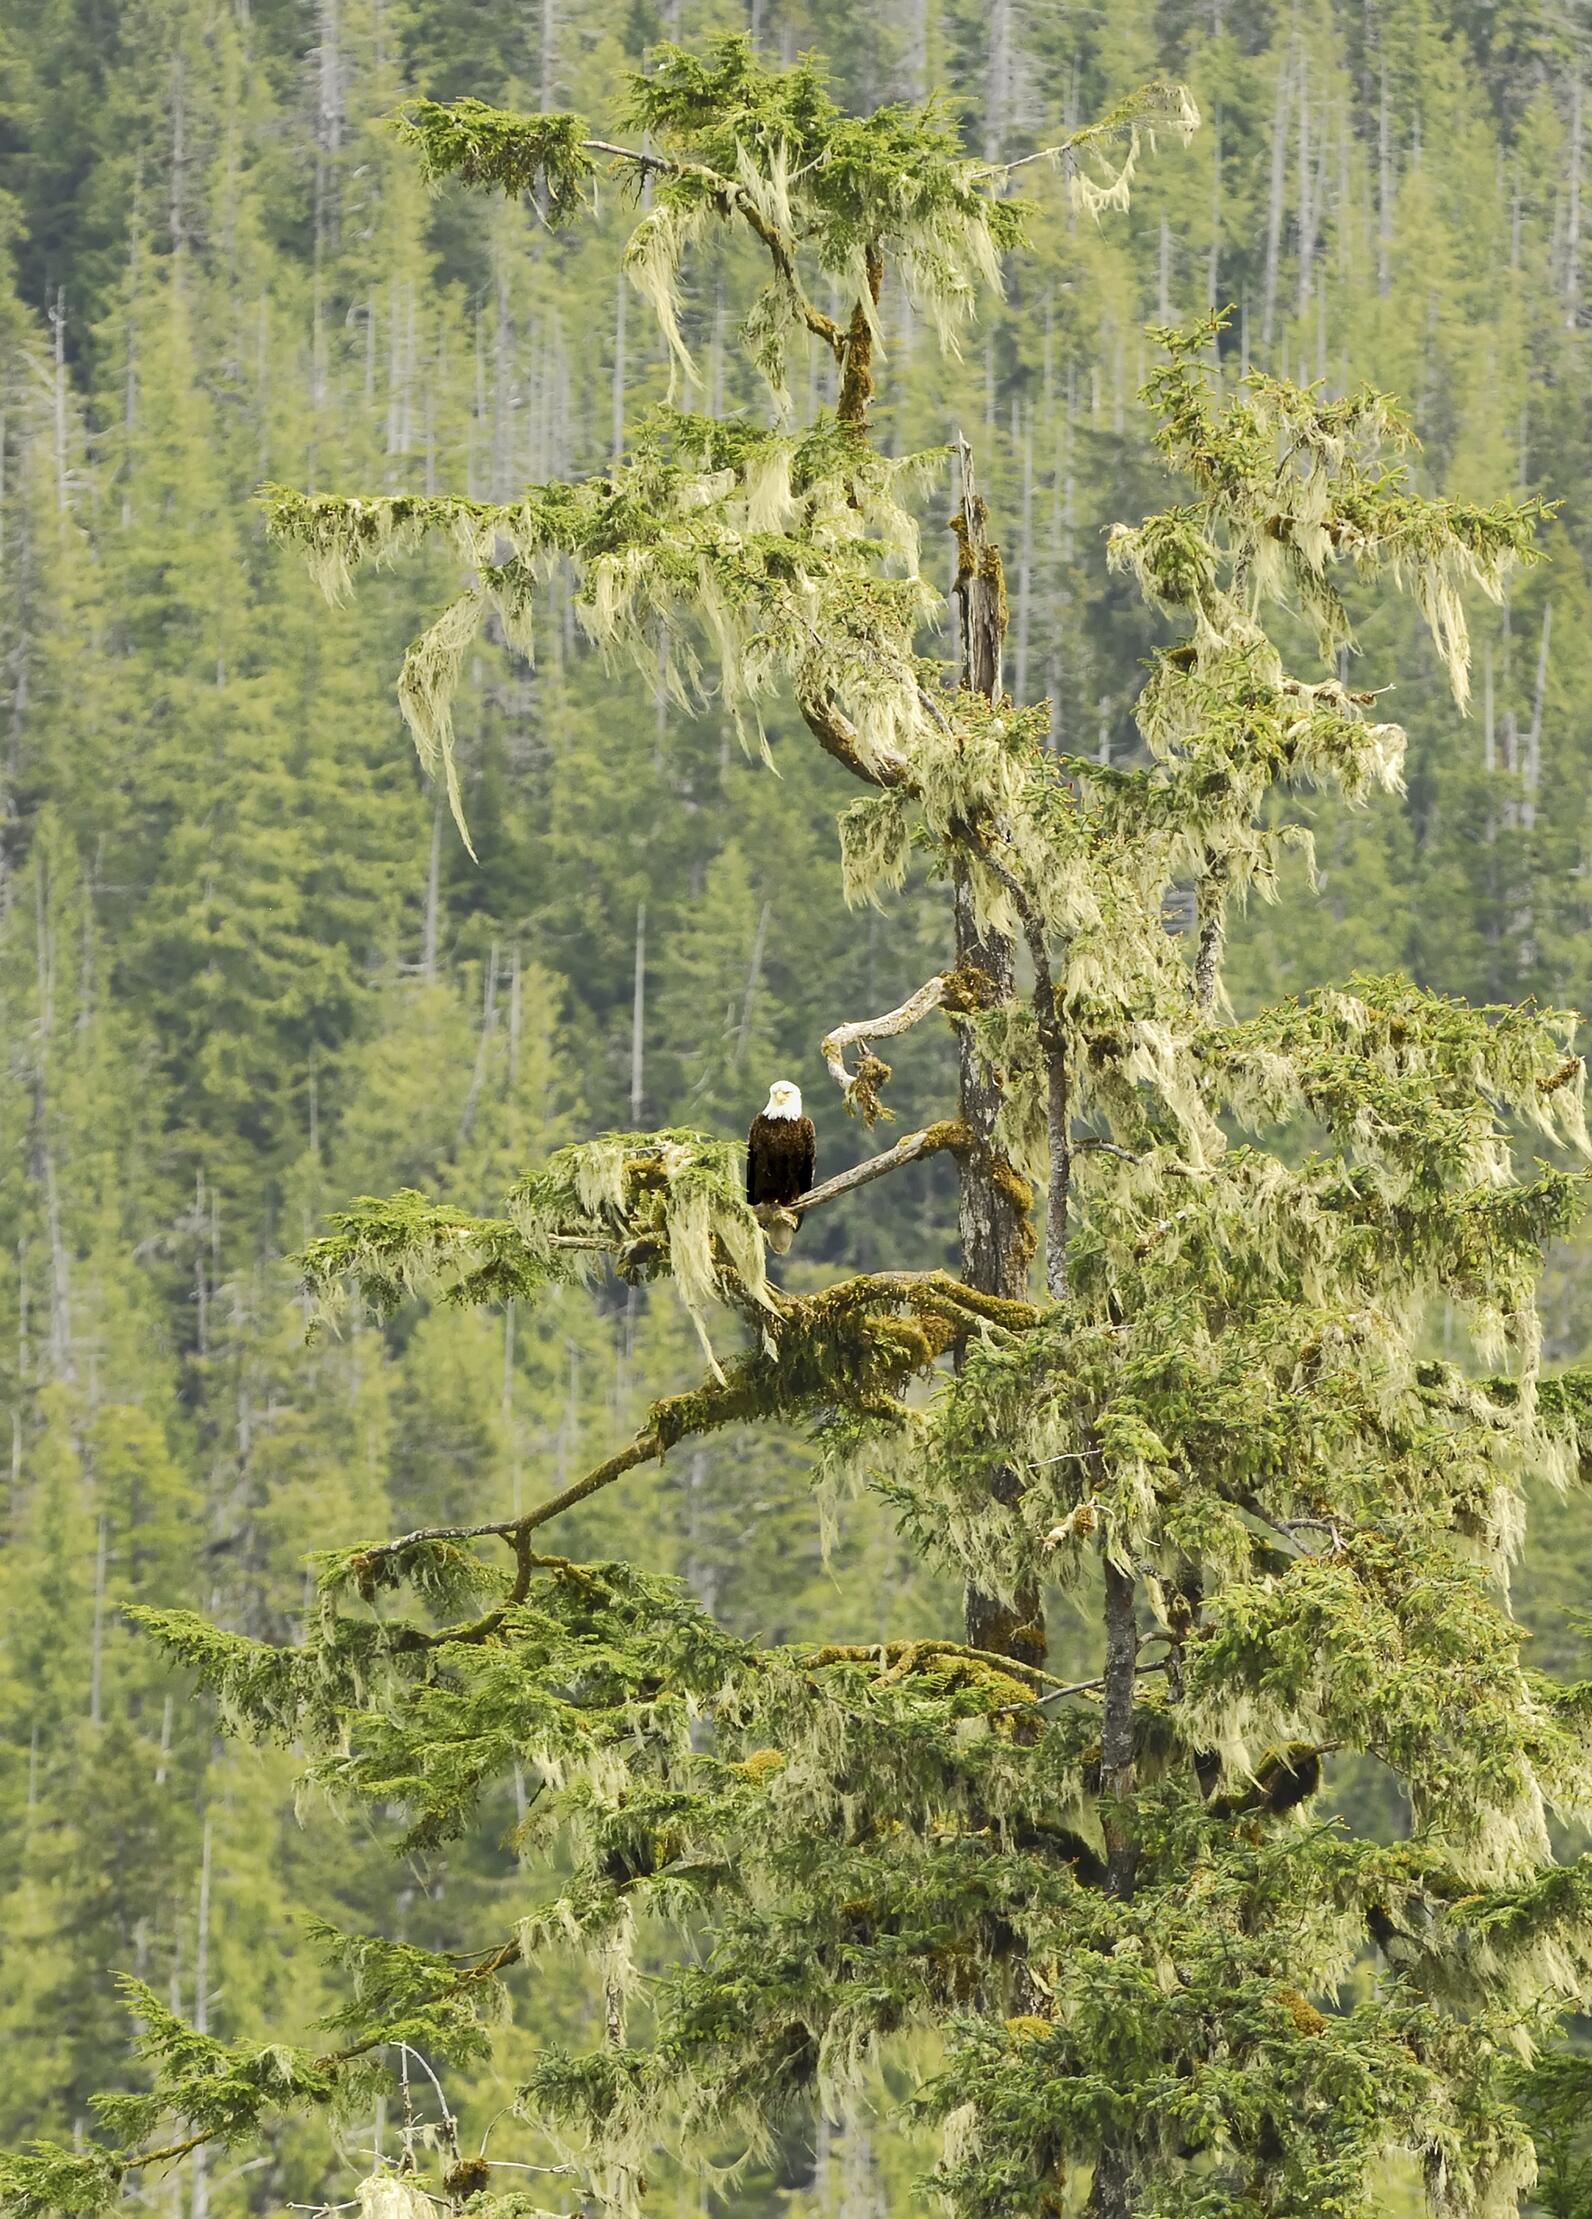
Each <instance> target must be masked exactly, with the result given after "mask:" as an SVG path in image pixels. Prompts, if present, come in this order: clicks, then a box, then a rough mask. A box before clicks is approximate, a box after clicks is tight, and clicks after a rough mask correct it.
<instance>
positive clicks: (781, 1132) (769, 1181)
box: [746, 1079, 818, 1256]
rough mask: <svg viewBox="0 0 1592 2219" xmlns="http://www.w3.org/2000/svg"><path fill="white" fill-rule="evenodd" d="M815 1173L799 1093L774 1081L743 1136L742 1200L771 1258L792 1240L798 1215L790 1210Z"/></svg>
mask: <svg viewBox="0 0 1592 2219" xmlns="http://www.w3.org/2000/svg"><path fill="white" fill-rule="evenodd" d="M817 1167H818V1136H817V1134H816V1133H815V1132H814V1131H813V1121H812V1119H811V1118H810V1117H804V1116H803V1115H802V1095H801V1088H800V1087H799V1086H792V1085H791V1083H790V1081H789V1080H788V1079H776V1080H775V1081H774V1084H773V1085H772V1086H771V1087H770V1088H769V1090H768V1100H767V1102H766V1103H765V1104H764V1105H763V1107H762V1109H761V1110H759V1112H758V1114H757V1115H756V1116H755V1117H754V1118H753V1119H752V1126H751V1130H750V1132H748V1134H747V1136H746V1199H747V1201H748V1202H750V1204H751V1205H752V1207H753V1209H754V1210H756V1211H757V1213H758V1216H759V1217H760V1218H761V1219H762V1221H763V1227H764V1230H765V1232H766V1233H767V1235H768V1245H769V1247H770V1248H772V1249H773V1251H774V1253H775V1255H776V1256H783V1255H784V1254H785V1252H786V1250H787V1249H788V1248H789V1247H790V1244H791V1242H792V1241H793V1240H794V1239H795V1237H796V1228H797V1226H798V1225H800V1223H801V1213H800V1211H795V1212H793V1211H792V1210H791V1207H790V1205H791V1204H792V1203H793V1202H794V1201H796V1200H797V1199H798V1198H799V1197H800V1196H802V1195H804V1194H805V1193H806V1192H807V1190H808V1188H809V1187H810V1186H811V1185H812V1183H813V1173H814V1171H815V1170H816V1169H817Z"/></svg>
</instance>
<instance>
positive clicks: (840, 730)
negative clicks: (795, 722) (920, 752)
mask: <svg viewBox="0 0 1592 2219" xmlns="http://www.w3.org/2000/svg"><path fill="white" fill-rule="evenodd" d="M796 706H797V707H798V708H799V709H800V711H801V714H802V722H803V723H804V724H805V725H806V727H807V729H808V731H809V732H811V734H812V735H813V738H814V739H815V740H816V741H817V742H818V744H819V746H820V747H821V748H822V749H823V751H824V753H825V754H826V755H832V756H833V757H834V759H835V761H836V762H837V763H840V764H843V765H844V767H845V768H846V769H847V770H849V771H850V773H851V775H852V776H853V778H860V779H861V780H862V782H863V784H864V785H866V786H886V787H890V788H892V789H893V788H897V787H901V788H904V789H906V790H907V791H908V792H910V791H911V789H912V775H911V773H910V771H909V770H908V769H907V766H906V764H905V763H904V762H903V761H902V759H901V758H900V756H898V755H886V756H881V757H880V758H879V759H878V760H877V761H876V762H871V763H870V762H869V761H868V759H867V758H866V757H865V756H864V754H863V752H862V747H861V743H860V742H859V741H858V738H857V732H856V727H855V726H854V725H853V724H852V722H851V719H850V718H849V717H848V716H846V715H844V714H843V712H842V711H841V710H839V709H838V708H836V706H835V704H834V703H833V702H832V701H828V700H824V701H819V700H816V699H814V698H813V697H811V696H810V695H806V694H798V695H797V698H796Z"/></svg>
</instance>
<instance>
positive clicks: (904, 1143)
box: [790, 1117, 968, 1211]
mask: <svg viewBox="0 0 1592 2219" xmlns="http://www.w3.org/2000/svg"><path fill="white" fill-rule="evenodd" d="M967 1143H968V1131H967V1127H966V1126H965V1125H964V1124H963V1123H962V1121H961V1119H960V1118H959V1117H943V1118H941V1120H940V1122H939V1123H938V1124H937V1125H925V1126H924V1128H923V1130H922V1131H921V1132H917V1133H907V1134H905V1135H904V1136H903V1137H902V1138H901V1139H900V1140H898V1141H897V1142H896V1144H895V1146H894V1147H893V1148H886V1149H885V1150H884V1152H883V1153H882V1154H881V1155H877V1156H869V1157H868V1158H867V1159H866V1161H864V1162H862V1163H857V1164H853V1165H852V1167H851V1169H850V1170H849V1171H837V1172H836V1173H835V1176H834V1177H833V1178H832V1179H822V1180H820V1181H819V1183H818V1185H817V1186H815V1187H809V1188H808V1190H807V1192H806V1193H805V1194H799V1195H798V1196H797V1197H796V1200H795V1201H794V1202H792V1203H791V1205H790V1207H791V1209H792V1210H793V1211H794V1210H803V1211H805V1210H816V1209H821V1208H822V1207H823V1205H824V1203H826V1202H835V1201H838V1200H839V1198H840V1196H841V1195H843V1194H850V1193H852V1192H853V1191H854V1190H855V1189H856V1188H857V1187H865V1186H867V1185H868V1184H869V1183H870V1182H871V1181H872V1180H874V1179H882V1178H884V1176H885V1175H886V1173H887V1172H891V1171H899V1170H900V1169H901V1167H902V1165H903V1164H908V1163H918V1162H919V1161H921V1159H922V1158H923V1157H924V1156H934V1155H938V1154H939V1153H940V1151H941V1150H942V1149H944V1148H950V1149H953V1150H954V1149H958V1148H965V1147H966V1146H967Z"/></svg>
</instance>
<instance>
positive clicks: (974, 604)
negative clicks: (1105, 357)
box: [952, 445, 1045, 1664]
mask: <svg viewBox="0 0 1592 2219" xmlns="http://www.w3.org/2000/svg"><path fill="white" fill-rule="evenodd" d="M961 460H962V503H961V507H960V509H959V510H958V512H957V514H956V517H955V518H954V520H953V523H952V530H953V531H954V532H955V533H956V540H957V552H958V563H957V580H956V602H957V609H958V614H959V617H960V622H961V634H962V683H963V685H964V686H965V687H966V688H967V689H968V690H969V691H970V692H974V693H981V694H983V696H984V697H985V699H986V700H988V701H995V700H997V699H998V698H999V696H1000V693H1001V644H1002V641H1003V639H1004V637H1005V632H1006V615H1007V611H1006V590H1005V583H1004V579H1003V577H1002V572H1001V560H1000V550H999V548H997V547H996V546H994V545H993V544H992V543H991V541H990V539H989V535H988V530H987V525H988V512H987V510H986V509H985V506H984V502H983V500H982V499H981V497H980V496H979V493H978V491H977V488H976V486H975V484H974V481H973V464H972V456H971V455H970V453H969V452H968V449H967V447H966V446H965V445H963V447H962V448H961ZM953 886H954V902H955V916H956V963H957V969H958V971H962V970H963V969H964V966H969V965H971V966H973V967H975V968H976V969H978V970H979V971H982V972H983V974H984V976H985V978H986V979H987V980H988V982H989V986H988V999H989V1002H990V1003H991V1004H994V1003H996V1002H1003V1001H1010V1000H1011V997H1012V993H1013V989H1014V984H1015V951H1014V949H1013V946H1012V943H1011V941H1010V940H1008V939H1007V938H1006V937H1005V936H1004V935H1003V934H1001V933H998V932H981V931H980V930H979V926H978V920H977V918H976V916H975V914H974V907H973V889H972V884H971V881H970V878H969V874H968V869H967V866H966V864H965V863H963V862H958V864H957V866H956V869H955V874H954V881H953ZM957 1072H958V1098H959V1103H960V1110H961V1122H962V1124H963V1125H964V1126H965V1127H966V1130H967V1134H968V1144H967V1146H966V1147H965V1149H964V1150H963V1151H962V1153H961V1154H960V1155H959V1156H958V1158H957V1162H958V1166H959V1169H960V1173H961V1179H960V1188H959V1194H958V1200H957V1227H958V1231H959V1233H960V1236H961V1244H962V1278H963V1280H964V1282H965V1283H966V1284H967V1285H968V1286H970V1287H976V1288H978V1290H979V1291H980V1293H983V1294H995V1295H1001V1296H1003V1297H1006V1298H1007V1299H1014V1300H1019V1301H1020V1300H1022V1299H1023V1297H1024V1296H1025V1295H1026V1293H1027V1290H1028V1265H1029V1260H1030V1258H1031V1257H1032V1255H1033V1250H1034V1236H1033V1229H1032V1226H1031V1225H1030V1223H1029V1207H1030V1198H1029V1194H1028V1189H1027V1187H1026V1184H1025V1183H1024V1181H1023V1180H1021V1179H1020V1178H1019V1177H1018V1175H1017V1173H1016V1172H1015V1171H1014V1170H1013V1169H1012V1166H1011V1165H1010V1164H1009V1163H1008V1162H1007V1160H1006V1158H1005V1156H1004V1155H1003V1154H1002V1153H1001V1151H1000V1149H999V1147H998V1146H997V1145H996V1140H995V1119H996V1116H997V1114H998V1112H999V1110H1000V1106H1001V1096H1000V1089H999V1087H998V1086H997V1085H996V1084H995V1082H994V1080H993V1079H992V1077H991V1075H990V1073H989V1072H988V1071H987V1070H986V1068H985V1066H984V1063H983V1061H982V1059H981V1058H980V1057H979V1055H978V1054H977V1052H976V1051H975V1049H974V1046H973V1042H972V1040H971V1038H970V1037H969V1032H968V1028H967V1027H966V1026H965V1025H963V1026H960V1027H959V1028H958V1031H957ZM958 1361H960V1359H958ZM1021 1487H1022V1482H1021V1480H1020V1479H1019V1477H1018V1475H1017V1473H1016V1472H1014V1471H1010V1470H1005V1471H1001V1472H999V1473H998V1474H997V1475H996V1477H995V1480H994V1482H993V1485H992V1492H993V1494H994V1496H995V1499H996V1501H997V1502H1010V1501H1012V1500H1014V1498H1015V1497H1016V1496H1017V1495H1018V1494H1019V1493H1020V1492H1021ZM966 1611H967V1639H968V1642H969V1645H970V1646H971V1647H973V1648H975V1649H984V1650H986V1651H988V1652H990V1653H991V1654H993V1655H998V1656H1009V1657H1017V1658H1020V1659H1022V1660H1023V1661H1024V1662H1025V1663H1029V1664H1041V1663H1043V1661H1044V1656H1045V1617H1044V1609H1043V1606H1042V1604H1041V1601H1040V1594H1039V1584H1038V1582H1037V1580H1036V1581H1032V1582H1025V1583H1024V1585H1023V1587H1022V1588H1021V1589H1020V1590H1019V1592H1018V1594H1017V1596H1016V1598H1015V1600H1014V1601H1013V1602H1011V1603H1007V1602H1003V1601H1002V1600H1001V1599H1000V1598H999V1597H998V1596H995V1595H989V1594H986V1593H985V1592H984V1591H983V1590H982V1589H981V1588H980V1587H978V1586H977V1585H976V1584H975V1583H974V1582H971V1581H970V1582H969V1583H968V1588H967V1595H966Z"/></svg>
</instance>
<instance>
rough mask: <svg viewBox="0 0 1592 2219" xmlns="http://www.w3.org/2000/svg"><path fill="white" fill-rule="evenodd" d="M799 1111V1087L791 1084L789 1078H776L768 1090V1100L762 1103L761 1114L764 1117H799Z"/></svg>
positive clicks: (800, 1092) (800, 1101)
mask: <svg viewBox="0 0 1592 2219" xmlns="http://www.w3.org/2000/svg"><path fill="white" fill-rule="evenodd" d="M801 1113H802V1090H801V1088H800V1087H799V1086H792V1085H791V1082H790V1080H789V1079H776V1080H775V1081H774V1083H773V1085H772V1086H771V1087H770V1088H769V1090H768V1101H767V1103H766V1104H765V1105H764V1109H763V1115H764V1116H765V1117H790V1118H795V1117H800V1115H801Z"/></svg>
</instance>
